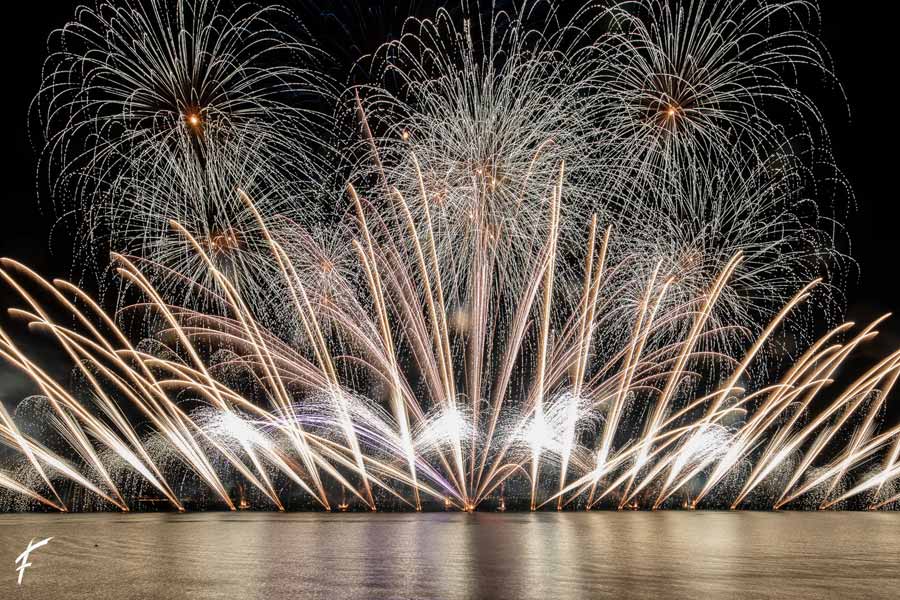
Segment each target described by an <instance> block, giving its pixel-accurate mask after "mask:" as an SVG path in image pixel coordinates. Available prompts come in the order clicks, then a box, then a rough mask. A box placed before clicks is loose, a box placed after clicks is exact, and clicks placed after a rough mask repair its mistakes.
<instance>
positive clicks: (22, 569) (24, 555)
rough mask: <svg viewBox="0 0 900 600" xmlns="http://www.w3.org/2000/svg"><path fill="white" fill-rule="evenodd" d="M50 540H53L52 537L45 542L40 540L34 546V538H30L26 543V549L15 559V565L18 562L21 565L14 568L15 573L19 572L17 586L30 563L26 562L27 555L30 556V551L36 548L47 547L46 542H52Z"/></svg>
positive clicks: (20, 583)
mask: <svg viewBox="0 0 900 600" xmlns="http://www.w3.org/2000/svg"><path fill="white" fill-rule="evenodd" d="M52 539H53V538H52V537H48V538H47V539H46V540H41V541H40V542H38V543H37V544H35V543H34V538H31V541H30V542H28V547H27V548H25V552H23V553H22V554H20V555H19V558H17V559H16V563H18V562H19V561H21V562H22V565H21V566H19V567H16V571H18V572H19V583H18V585H22V575H24V574H25V569H26V568H28V567H30V566H31V563H30V562H28V555H29V554H31V551H32V550H36V549H37V548H40V547H41V546H46V545H47V542H49V541H50V540H52Z"/></svg>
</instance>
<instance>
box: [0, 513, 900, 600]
mask: <svg viewBox="0 0 900 600" xmlns="http://www.w3.org/2000/svg"><path fill="white" fill-rule="evenodd" d="M49 536H53V537H54V539H53V541H52V542H50V544H49V545H47V546H45V547H43V548H41V549H39V550H37V551H35V553H34V554H33V555H32V557H31V562H32V563H33V566H32V567H31V568H29V569H28V570H27V571H26V573H25V580H24V583H23V585H22V587H21V588H17V587H16V584H15V579H16V572H15V570H14V569H15V566H14V564H13V561H14V560H15V557H16V556H17V555H18V554H19V553H20V552H21V551H22V550H24V548H25V546H26V545H27V544H28V541H29V540H30V539H31V538H33V537H37V538H45V537H49ZM898 557H900V513H743V512H737V513H730V512H694V513H688V512H656V513H647V512H637V513H632V512H622V513H615V512H591V513H537V514H509V513H507V514H503V515H500V514H489V513H476V514H474V515H468V514H463V513H438V514H320V513H304V514H271V513H236V514H224V513H199V514H186V515H175V514H143V515H141V514H134V515H121V514H105V515H0V597H3V598H90V599H92V600H100V599H107V598H108V599H110V600H112V599H115V600H126V599H132V598H147V599H152V600H165V599H169V598H228V599H233V598H240V599H248V600H249V599H254V598H260V599H262V598H266V599H273V600H280V599H295V598H296V599H301V598H302V599H307V598H328V599H331V598H360V599H366V600H369V599H372V598H541V599H544V598H598V597H610V598H688V597H690V598H700V599H701V600H707V599H710V598H764V597H775V596H779V597H789V598H816V599H819V598H896V597H897V596H896V593H897V590H900V569H898Z"/></svg>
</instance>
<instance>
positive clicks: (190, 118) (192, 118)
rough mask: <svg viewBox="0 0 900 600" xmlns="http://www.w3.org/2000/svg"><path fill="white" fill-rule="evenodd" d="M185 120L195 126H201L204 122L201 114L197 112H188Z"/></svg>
mask: <svg viewBox="0 0 900 600" xmlns="http://www.w3.org/2000/svg"><path fill="white" fill-rule="evenodd" d="M185 121H187V123H188V125H190V126H191V127H194V128H197V127H200V124H201V123H202V122H203V121H202V119H200V115H199V114H197V113H196V112H192V113H188V114H187V116H185Z"/></svg>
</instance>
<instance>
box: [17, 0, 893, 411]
mask: <svg viewBox="0 0 900 600" xmlns="http://www.w3.org/2000/svg"><path fill="white" fill-rule="evenodd" d="M398 1H400V0H398ZM401 3H402V4H415V2H401ZM12 4H14V5H15V8H6V9H5V12H6V13H7V18H6V19H5V31H4V36H3V37H4V43H5V44H6V48H5V57H6V58H5V60H4V67H5V69H6V76H5V78H4V83H5V85H4V86H3V102H4V112H3V114H4V115H5V121H6V122H5V124H6V132H7V135H6V138H5V141H6V147H7V151H6V152H5V153H4V154H5V167H4V177H3V183H4V185H3V194H4V205H3V206H4V212H3V219H2V221H0V256H4V257H11V258H15V259H17V260H20V261H22V262H25V263H26V264H28V265H29V266H31V267H32V268H33V269H35V270H36V271H38V272H39V273H41V274H42V275H45V276H48V277H55V276H60V277H66V278H73V277H74V279H75V280H77V272H78V267H77V266H76V267H75V271H74V273H75V274H73V265H72V260H71V254H70V251H71V248H72V243H73V242H72V239H71V237H69V236H68V235H67V233H66V231H65V230H64V229H63V228H62V227H57V228H54V224H55V222H56V216H55V215H54V213H53V210H52V206H51V205H50V204H49V200H48V199H46V198H43V199H41V200H40V201H39V200H38V194H37V191H36V187H37V186H36V175H35V150H34V148H33V147H32V142H31V140H30V138H29V133H28V132H29V114H28V112H29V111H28V108H29V103H30V101H31V99H32V97H33V96H34V94H35V92H36V91H37V89H38V85H39V83H40V78H41V64H42V62H43V59H44V56H45V54H46V38H47V35H48V34H49V32H50V31H51V30H52V29H54V28H56V27H59V26H61V25H63V24H64V23H65V22H66V21H67V20H69V19H70V18H71V17H72V15H74V12H75V7H76V6H77V5H78V4H79V3H78V2H71V1H66V0H53V1H52V2H40V1H34V0H32V1H30V2H15V3H12ZM286 4H288V5H289V6H290V5H291V2H290V0H288V1H287V2H286ZM10 11H12V14H10ZM822 13H823V27H824V31H823V32H822V33H823V38H824V40H825V44H826V46H827V48H828V49H829V50H830V52H831V55H832V59H833V61H834V65H835V70H836V73H837V76H838V80H839V81H840V82H841V83H842V84H843V87H844V92H845V94H846V97H847V103H849V110H848V107H847V105H846V104H845V103H844V100H843V96H842V95H841V94H840V92H839V91H838V90H836V89H833V88H829V89H824V86H823V89H821V90H807V91H809V92H811V93H812V95H813V96H814V98H815V99H816V101H817V102H818V103H819V105H820V107H821V108H822V109H823V111H824V115H825V119H826V122H827V125H828V129H829V131H830V132H831V135H832V141H833V146H834V152H835V155H836V161H837V164H838V166H839V167H840V168H841V169H842V170H843V172H844V173H845V175H846V176H847V178H848V179H849V181H850V184H851V186H852V189H853V191H854V193H855V201H854V202H853V203H852V204H851V206H849V207H847V208H846V210H844V209H840V210H839V211H838V212H837V216H838V218H839V219H841V220H843V221H844V222H845V223H847V225H848V229H849V238H850V242H851V246H850V248H849V253H850V255H851V256H852V257H853V259H854V260H855V261H856V263H857V264H858V268H856V269H854V270H853V271H852V272H851V273H850V277H849V281H848V284H847V297H848V302H847V318H849V319H852V320H855V321H857V322H859V323H861V322H867V321H869V320H871V319H873V318H875V317H876V316H879V315H881V314H883V313H885V312H889V311H894V312H895V313H897V312H898V310H900V292H898V291H897V288H898V285H897V276H898V274H900V268H898V261H900V255H898V252H897V235H898V233H897V227H898V218H897V217H898V212H900V211H898V209H897V205H898V199H897V186H896V183H895V181H896V178H897V172H898V169H900V165H898V162H897V159H898V156H897V151H896V143H897V140H898V126H900V103H897V102H896V101H894V100H893V97H894V96H893V94H892V92H891V91H890V90H891V87H892V86H893V85H895V84H896V82H895V81H893V78H894V74H895V73H896V72H897V67H896V62H895V61H896V35H897V34H896V29H895V23H894V21H893V19H891V18H889V15H887V14H879V12H878V11H877V10H874V9H872V8H868V7H867V6H866V5H865V4H864V3H860V2H846V1H835V2H824V3H823V4H822ZM307 24H308V25H309V26H310V27H311V28H312V29H313V31H315V28H316V26H317V25H316V23H307ZM829 210H830V209H829ZM826 212H827V211H826ZM844 215H846V216H844ZM842 249H844V248H842ZM11 301H12V296H11V295H10V294H9V293H8V291H7V289H6V288H5V287H4V288H3V289H2V291H0V306H2V308H4V309H5V308H7V307H8V306H10V303H11ZM0 320H2V322H3V323H4V324H7V323H8V319H7V318H6V315H5V310H4V315H3V317H0ZM881 331H882V334H881V336H880V338H879V340H878V341H877V342H875V343H871V344H868V345H866V347H865V348H864V349H861V350H862V351H861V353H860V354H861V358H862V359H863V360H864V361H865V362H866V363H868V364H871V363H872V362H874V360H875V359H877V358H880V357H883V356H884V355H885V354H887V353H888V352H890V351H891V350H893V349H896V348H897V347H900V314H898V315H897V316H896V317H894V319H893V320H892V321H890V322H889V323H888V324H886V325H885V326H883V327H882V328H881ZM10 373H11V372H10V371H9V369H8V368H7V367H6V366H5V365H3V366H0V397H2V400H3V401H4V402H5V403H7V405H8V406H9V405H12V404H14V403H15V402H16V401H18V400H19V399H21V398H20V397H18V398H17V397H15V396H16V395H19V394H20V393H21V391H22V390H21V389H20V388H21V385H24V381H22V382H21V384H20V383H19V382H18V381H17V380H18V378H17V377H16V378H15V379H12V378H11V374H10ZM894 404H896V403H894ZM894 412H895V416H896V412H897V409H896V407H895V408H894Z"/></svg>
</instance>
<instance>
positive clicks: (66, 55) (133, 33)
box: [34, 0, 333, 247]
mask: <svg viewBox="0 0 900 600" xmlns="http://www.w3.org/2000/svg"><path fill="white" fill-rule="evenodd" d="M292 29H293V30H295V31H299V26H298V24H297V23H296V22H295V21H294V19H293V16H292V15H291V13H289V12H288V11H287V10H285V9H283V8H279V7H277V6H276V7H268V8H262V9H260V8H255V7H253V6H251V5H249V4H243V5H240V6H238V7H237V8H234V9H229V8H227V7H226V6H225V5H224V4H222V3H220V2H218V1H217V0H150V1H149V2H142V3H139V4H129V3H125V2H121V1H119V0H110V1H104V2H100V3H99V4H98V5H97V6H96V8H93V9H91V8H87V7H81V8H79V10H78V13H77V15H76V19H75V20H74V21H72V22H71V23H68V24H67V25H66V26H65V27H63V28H62V29H59V30H58V31H56V32H54V34H53V35H52V36H51V39H50V46H51V48H54V51H53V52H52V53H51V54H50V56H49V58H48V59H47V60H46V63H45V65H44V82H43V85H42V87H41V90H40V93H39V94H38V96H37V98H36V99H35V104H34V109H35V112H36V113H37V115H38V117H39V118H40V121H41V127H42V133H43V135H44V137H45V138H46V149H45V153H44V159H43V160H44V166H45V168H46V171H47V173H48V175H49V176H50V187H51V188H52V191H53V195H54V197H55V198H58V199H61V200H64V201H68V200H69V199H70V198H73V199H75V200H76V201H80V202H81V204H79V205H78V212H79V213H83V214H84V218H83V219H82V221H81V222H80V223H79V225H80V226H81V227H83V228H84V229H85V231H86V232H88V233H90V234H94V233H103V234H106V233H108V231H106V230H105V229H106V228H105V227H104V225H110V224H109V223H106V222H105V220H104V219H105V216H106V213H107V211H109V210H110V209H113V210H115V209H120V208H122V207H125V208H126V210H129V211H134V210H135V207H134V206H132V205H133V204H141V203H144V202H145V196H146V194H147V190H145V189H142V188H143V187H144V186H145V185H147V184H148V183H149V185H150V186H154V185H157V186H158V185H165V184H166V183H167V182H166V180H167V179H173V178H178V177H180V176H181V175H183V173H182V170H183V169H188V170H190V169H192V168H193V163H207V162H210V161H214V160H216V159H217V157H218V155H219V154H221V152H223V151H222V150H221V149H220V148H219V146H221V145H225V146H230V145H233V144H235V143H236V142H235V140H239V141H240V142H242V143H243V142H246V141H247V140H252V142H251V144H250V145H249V146H247V147H245V151H246V152H245V154H244V156H242V158H241V162H242V163H244V164H245V165H247V164H249V167H248V168H250V169H251V170H255V171H258V170H261V169H263V168H264V169H266V170H267V171H269V172H272V173H275V174H285V173H287V172H289V173H290V174H291V177H292V178H293V179H294V180H296V181H304V180H305V181H316V178H315V177H314V176H313V175H312V174H313V173H317V172H318V171H319V170H320V169H321V168H322V165H323V164H327V163H328V162H329V159H328V157H329V146H328V144H327V139H328V137H329V134H328V130H327V119H326V118H325V114H327V113H328V112H330V109H331V98H333V92H332V90H331V86H330V84H329V82H328V79H327V78H326V77H324V76H323V75H322V74H321V73H320V72H319V70H318V68H317V64H318V63H319V62H320V61H321V60H322V59H324V57H323V56H321V55H320V54H319V53H317V52H316V51H315V50H314V49H313V47H312V46H310V45H307V44H304V43H302V42H301V41H298V39H297V37H296V35H295V34H294V33H291V30H292ZM251 150H252V152H250V151H251ZM217 168H218V166H217ZM135 196H138V197H139V198H137V199H135V198H134V197H135ZM165 200H166V199H165V198H162V197H160V198H156V199H155V203H156V204H154V205H153V206H151V207H148V208H151V209H153V210H160V211H162V212H165V210H166V207H165V206H160V205H159V203H162V202H165ZM149 216H152V215H149ZM110 226H111V227H112V229H113V231H112V233H113V235H114V236H115V235H116V234H117V233H119V231H118V230H117V228H116V224H111V225H110ZM131 227H132V232H133V228H134V221H132V222H131ZM117 245H118V244H115V243H114V247H116V246H117Z"/></svg>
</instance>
